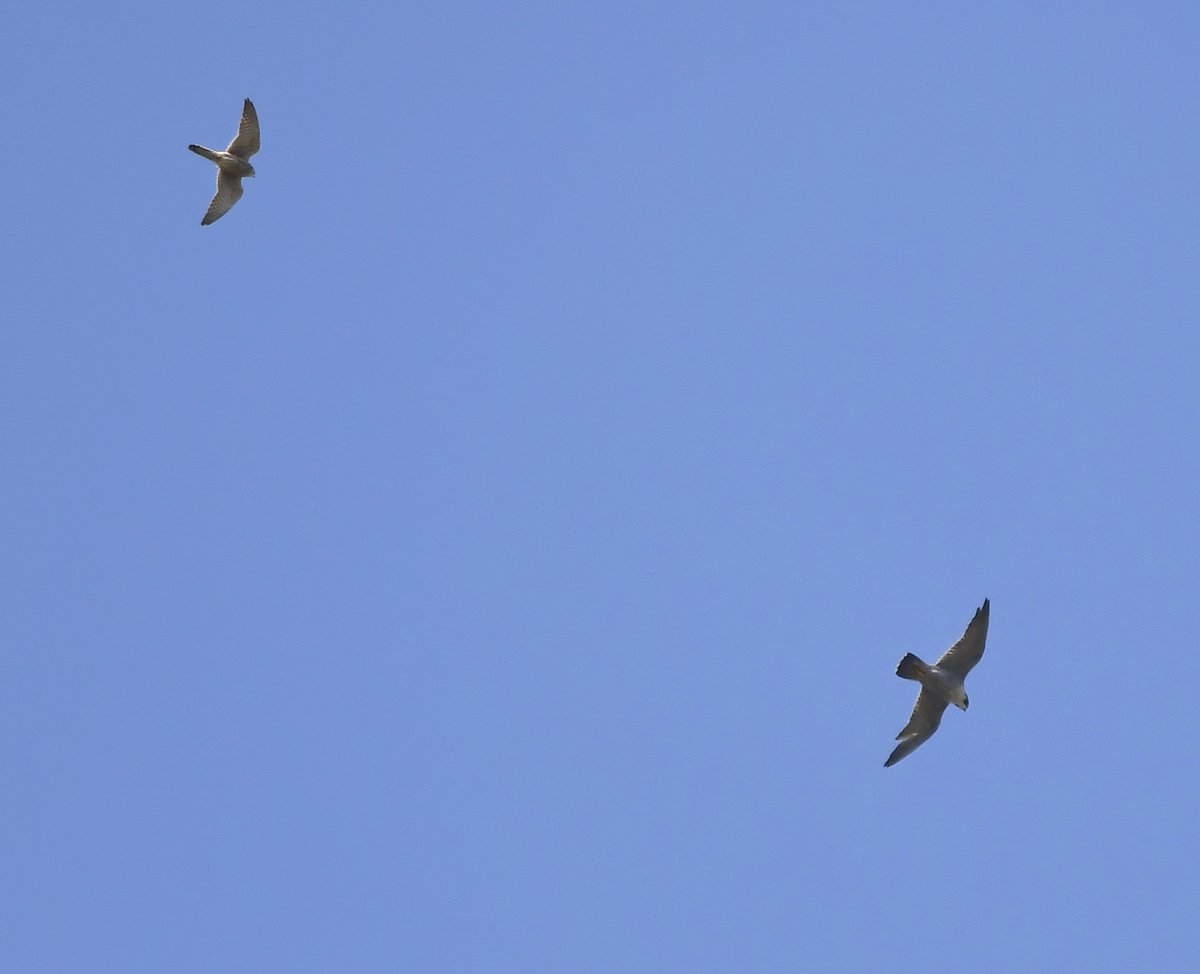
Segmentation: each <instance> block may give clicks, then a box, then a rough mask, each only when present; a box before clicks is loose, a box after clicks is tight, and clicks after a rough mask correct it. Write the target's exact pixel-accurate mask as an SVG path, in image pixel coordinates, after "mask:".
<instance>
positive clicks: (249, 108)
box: [225, 98, 258, 159]
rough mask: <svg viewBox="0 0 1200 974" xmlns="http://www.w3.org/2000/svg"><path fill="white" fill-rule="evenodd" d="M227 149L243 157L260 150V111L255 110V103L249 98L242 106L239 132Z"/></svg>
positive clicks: (248, 156) (246, 157) (245, 157)
mask: <svg viewBox="0 0 1200 974" xmlns="http://www.w3.org/2000/svg"><path fill="white" fill-rule="evenodd" d="M225 151H226V152H232V153H233V154H234V155H235V156H240V157H241V158H242V159H248V158H250V156H252V155H254V153H256V152H257V151H258V112H256V111H255V110H254V103H253V102H251V101H250V99H249V98H247V99H246V104H245V105H243V106H242V121H241V124H240V125H238V134H237V135H236V136H234V139H233V141H232V142H230V143H229V148H228V149H226V150H225Z"/></svg>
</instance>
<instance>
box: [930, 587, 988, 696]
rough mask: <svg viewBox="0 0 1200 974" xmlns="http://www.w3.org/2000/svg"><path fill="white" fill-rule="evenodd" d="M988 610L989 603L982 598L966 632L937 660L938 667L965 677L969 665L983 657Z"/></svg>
mask: <svg viewBox="0 0 1200 974" xmlns="http://www.w3.org/2000/svg"><path fill="white" fill-rule="evenodd" d="M990 610H991V603H990V602H989V601H988V600H987V599H984V600H983V605H981V606H980V607H979V608H978V609H976V610H975V618H974V619H972V620H971V623H970V625H968V626H967V630H966V632H964V633H963V634H962V637H961V638H960V639H959V640H958V642H956V643H955V644H954V645H953V646H951V647H950V648H949V649H948V650H946V652H945V653H944V654H943V655H942V658H941V659H940V660H938V661H937V667H938V669H942V670H946V671H947V672H949V673H953V674H954V675H955V676H957V677H958V678H959V679H960V680H965V679H966V678H967V674H968V673H970V672H971V667H972V666H974V665H975V664H976V663H978V662H979V661H980V659H982V658H983V644H984V643H985V642H986V641H987V632H988V614H989V612H990Z"/></svg>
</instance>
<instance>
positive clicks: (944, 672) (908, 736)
mask: <svg viewBox="0 0 1200 974" xmlns="http://www.w3.org/2000/svg"><path fill="white" fill-rule="evenodd" d="M990 608H991V606H990V603H989V602H988V600H987V599H984V600H983V605H981V606H980V607H979V608H978V609H976V610H975V618H974V619H972V620H971V624H970V625H969V626H967V631H966V632H964V633H963V634H962V638H961V639H959V641H958V642H956V643H955V644H954V645H953V646H951V647H950V648H949V649H948V650H946V652H945V653H944V654H943V656H942V658H941V659H940V660H938V661H937V662H936V663H935V664H933V665H932V666H931V665H930V664H928V663H926V662H923V661H922V660H921V659H920V658H919V657H917V656H914V655H913V654H912V653H907V654H905V657H904V659H902V660H901V661H900V665H899V666H898V667H896V676H900V677H903V678H904V679H906V680H917V681H918V682H919V683H920V684H921V692H920V693H919V694H917V703H916V706H914V707H913V711H912V715H911V716H910V717H909V718H908V723H907V724H905V725H904V730H902V731H901V732H900V733H899V734H897V735H896V740H898V741H899V742H900V743H899V744H897V745H896V750H894V751H892V756H891V757H889V758H888V759H887V761H886V762H885V763H884V765H883V766H884V767H885V768H890V767H891V766H892V765H893V764H895V763H896V762H897V761H899V760H901V759H902V758H906V757H908V755H910V754H912V752H913V751H915V750H916V749H917V748H919V747H920V746H921V745H922V744H924V743H925V742H926V741H927V740H929V738H931V737H933V732H934V731H935V730H937V729H938V724H940V723H941V722H942V714H943V713H945V712H946V707H947V706H948V705H950V704H954V706H956V707H958V708H959V709H960V710H966V709H967V707H968V705H969V704H970V701H969V700H968V699H967V688H966V687H964V686H963V681H964V680H966V678H967V674H968V673H970V672H971V667H973V666H974V665H975V664H976V663H978V662H979V660H980V659H981V658H982V657H983V644H984V643H985V642H986V641H987V631H988V613H989V610H990Z"/></svg>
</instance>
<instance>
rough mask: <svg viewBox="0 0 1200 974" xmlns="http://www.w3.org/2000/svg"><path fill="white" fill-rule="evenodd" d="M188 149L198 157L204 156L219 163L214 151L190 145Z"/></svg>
mask: <svg viewBox="0 0 1200 974" xmlns="http://www.w3.org/2000/svg"><path fill="white" fill-rule="evenodd" d="M188 148H189V149H191V150H192V151H193V152H194V153H196V155H198V156H204V158H205V159H211V160H212V161H213V162H216V161H217V154H216V153H215V152H213V150H212V149H206V148H204V146H202V145H189V146H188Z"/></svg>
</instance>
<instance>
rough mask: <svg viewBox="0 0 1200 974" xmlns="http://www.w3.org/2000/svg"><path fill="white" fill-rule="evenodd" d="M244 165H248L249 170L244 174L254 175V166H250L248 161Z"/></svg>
mask: <svg viewBox="0 0 1200 974" xmlns="http://www.w3.org/2000/svg"><path fill="white" fill-rule="evenodd" d="M246 165H247V166H249V167H250V171H249V172H248V173H246V175H247V176H253V175H254V167H253V166H251V165H250V163H246Z"/></svg>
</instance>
